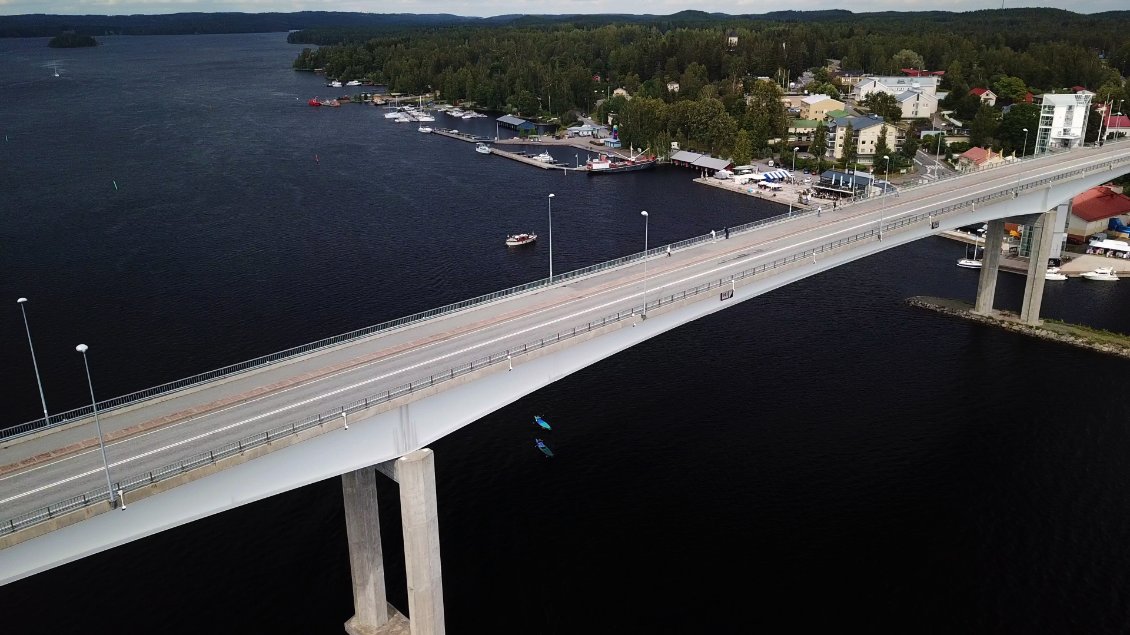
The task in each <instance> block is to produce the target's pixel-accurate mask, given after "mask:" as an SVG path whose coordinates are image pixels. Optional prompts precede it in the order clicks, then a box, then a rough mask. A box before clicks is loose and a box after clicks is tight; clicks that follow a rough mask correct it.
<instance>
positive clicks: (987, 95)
mask: <svg viewBox="0 0 1130 635" xmlns="http://www.w3.org/2000/svg"><path fill="white" fill-rule="evenodd" d="M969 94H970V95H977V96H978V97H980V98H981V103H982V104H988V105H990V106H996V105H997V94H996V93H994V92H993V91H991V90H989V89H988V88H973V89H970V91H969Z"/></svg>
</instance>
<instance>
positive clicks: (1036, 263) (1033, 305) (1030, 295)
mask: <svg viewBox="0 0 1130 635" xmlns="http://www.w3.org/2000/svg"><path fill="white" fill-rule="evenodd" d="M1055 228H1056V212H1055V210H1052V211H1050V212H1044V213H1043V214H1040V217H1039V219H1038V220H1037V221H1036V222H1035V224H1033V226H1032V242H1031V248H1030V250H1029V257H1028V280H1027V281H1026V282H1025V283H1024V303H1023V304H1021V306H1020V319H1021V320H1022V321H1023V322H1024V323H1025V324H1030V325H1032V326H1039V325H1040V304H1041V303H1042V302H1043V299H1044V273H1045V272H1046V271H1047V269H1048V258H1049V257H1050V256H1051V251H1052V243H1053V242H1054V241H1053V238H1054V236H1055Z"/></svg>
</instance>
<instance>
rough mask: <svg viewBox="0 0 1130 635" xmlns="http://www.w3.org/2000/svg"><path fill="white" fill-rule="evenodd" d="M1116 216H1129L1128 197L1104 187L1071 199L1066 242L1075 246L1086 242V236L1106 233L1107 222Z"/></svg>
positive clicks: (1129, 198)
mask: <svg viewBox="0 0 1130 635" xmlns="http://www.w3.org/2000/svg"><path fill="white" fill-rule="evenodd" d="M1116 216H1119V217H1126V216H1130V196H1126V195H1124V194H1119V193H1118V192H1115V191H1114V190H1112V189H1111V188H1110V187H1108V186H1106V185H1100V186H1098V187H1092V188H1091V189H1089V190H1087V191H1086V192H1083V193H1082V194H1080V195H1079V196H1076V197H1075V198H1073V199H1071V215H1070V216H1068V219H1067V242H1070V243H1075V244H1077V245H1081V244H1083V243H1085V242H1087V237H1088V236H1092V235H1094V234H1097V233H1099V232H1101V231H1106V228H1107V221H1109V220H1110V219H1111V218H1114V217H1116ZM1123 220H1124V221H1125V220H1126V219H1125V218H1123Z"/></svg>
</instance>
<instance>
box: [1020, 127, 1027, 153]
mask: <svg viewBox="0 0 1130 635" xmlns="http://www.w3.org/2000/svg"><path fill="white" fill-rule="evenodd" d="M1026 154H1028V129H1027V128H1025V129H1024V145H1022V146H1020V158H1021V159H1023V158H1024V156H1025V155H1026Z"/></svg>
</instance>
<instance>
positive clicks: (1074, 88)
mask: <svg viewBox="0 0 1130 635" xmlns="http://www.w3.org/2000/svg"><path fill="white" fill-rule="evenodd" d="M1085 90H1087V88H1086V87H1084V86H1072V87H1071V92H1073V93H1081V92H1083V91H1085Z"/></svg>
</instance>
